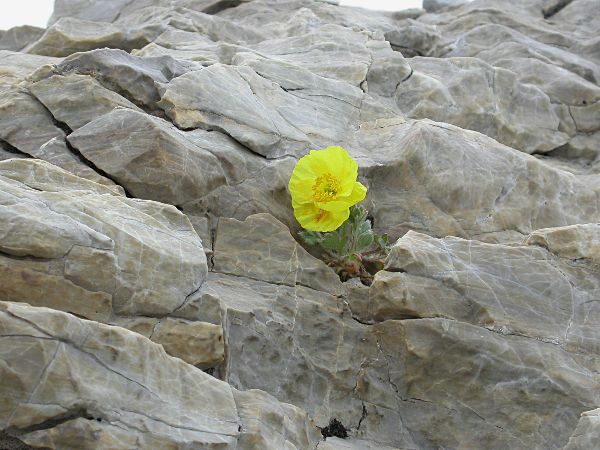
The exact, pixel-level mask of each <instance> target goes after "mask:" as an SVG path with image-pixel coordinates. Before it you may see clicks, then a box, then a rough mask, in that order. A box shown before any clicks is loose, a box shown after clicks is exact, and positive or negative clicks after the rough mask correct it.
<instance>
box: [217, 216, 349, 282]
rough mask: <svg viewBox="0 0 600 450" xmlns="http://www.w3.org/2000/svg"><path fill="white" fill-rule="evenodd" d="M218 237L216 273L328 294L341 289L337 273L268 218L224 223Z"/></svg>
mask: <svg viewBox="0 0 600 450" xmlns="http://www.w3.org/2000/svg"><path fill="white" fill-rule="evenodd" d="M216 234H217V238H216V242H215V247H214V254H215V259H214V267H213V270H214V271H215V272H221V273H226V274H230V275H238V276H245V277H248V278H254V279H258V280H264V281H268V282H271V283H275V284H283V285H287V286H296V285H303V286H308V287H311V288H313V289H317V290H322V291H325V292H336V291H338V290H339V289H340V280H339V278H338V276H337V275H336V274H335V272H334V271H333V270H332V269H331V268H329V267H327V266H326V265H325V263H323V262H322V261H321V260H318V259H316V258H315V257H313V256H311V255H310V254H309V253H308V252H307V251H306V250H304V249H303V248H302V247H301V246H300V245H299V244H298V243H297V242H296V241H295V240H294V238H293V237H292V236H291V235H290V233H289V230H288V229H287V227H286V226H285V225H283V224H282V223H281V222H279V221H278V220H277V219H275V218H274V217H272V216H270V215H268V214H257V215H253V216H250V217H248V218H247V219H246V220H245V221H244V222H240V221H238V220H235V219H221V220H219V224H218V226H217V231H216Z"/></svg>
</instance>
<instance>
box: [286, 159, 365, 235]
mask: <svg viewBox="0 0 600 450" xmlns="http://www.w3.org/2000/svg"><path fill="white" fill-rule="evenodd" d="M357 176H358V164H357V163H356V161H354V160H353V159H352V158H351V157H350V155H348V152H346V150H344V149H343V148H342V147H327V148H326V149H324V150H311V151H310V153H309V154H308V155H306V156H303V157H302V158H300V160H299V161H298V163H297V164H296V167H294V171H293V172H292V176H291V178H290V183H289V185H288V188H289V190H290V194H291V195H292V206H293V207H294V216H296V219H297V220H298V222H299V223H300V225H302V228H304V229H306V230H310V231H334V230H337V229H338V228H339V227H340V225H341V224H343V223H344V222H345V221H346V219H348V216H349V215H350V207H351V206H352V205H355V204H356V203H358V202H360V201H362V200H364V198H365V195H367V188H366V187H364V186H363V185H362V184H361V183H359V182H358V181H356V177H357Z"/></svg>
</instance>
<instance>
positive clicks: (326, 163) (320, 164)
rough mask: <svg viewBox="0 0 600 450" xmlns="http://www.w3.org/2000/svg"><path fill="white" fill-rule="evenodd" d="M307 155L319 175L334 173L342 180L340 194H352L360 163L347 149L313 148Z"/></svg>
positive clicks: (312, 167)
mask: <svg viewBox="0 0 600 450" xmlns="http://www.w3.org/2000/svg"><path fill="white" fill-rule="evenodd" d="M306 157H308V161H307V162H308V164H309V165H310V167H311V169H312V171H313V172H314V173H315V174H316V175H317V176H319V175H322V174H325V173H330V174H332V175H333V176H335V177H336V178H337V179H338V181H339V182H340V192H339V195H341V196H348V195H350V193H351V192H352V188H353V185H354V182H355V181H356V177H357V176H358V164H357V163H356V161H354V160H353V159H352V157H351V156H350V155H349V154H348V152H347V151H346V150H344V149H343V148H342V147H327V148H326V149H323V150H311V151H310V153H309V154H308V155H307V156H306ZM306 157H305V158H306Z"/></svg>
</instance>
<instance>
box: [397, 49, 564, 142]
mask: <svg viewBox="0 0 600 450" xmlns="http://www.w3.org/2000/svg"><path fill="white" fill-rule="evenodd" d="M410 65H411V67H412V68H413V70H414V73H413V74H412V76H411V77H410V78H409V79H408V80H406V81H405V82H403V83H401V84H400V85H399V86H398V89H397V90H396V93H395V94H396V101H397V102H398V106H399V107H400V109H401V110H402V111H403V112H405V113H406V114H407V115H408V116H410V117H414V118H430V119H433V120H436V121H439V122H447V123H451V124H453V125H457V126H460V127H462V128H466V129H470V130H475V131H479V132H480V133H483V134H486V135H488V136H490V137H492V138H494V139H496V140H497V141H499V142H502V143H503V144H506V145H508V146H510V147H513V148H516V149H519V150H522V151H524V152H526V153H533V152H547V151H550V150H553V149H556V148H558V147H560V146H561V145H563V144H564V143H566V142H567V141H568V136H567V135H565V134H564V133H562V132H560V131H559V129H558V128H559V118H558V117H557V115H556V114H555V113H554V112H553V111H552V108H551V105H550V100H549V98H548V96H547V95H545V94H544V93H543V92H542V91H540V90H539V89H536V88H534V87H532V86H529V85H526V84H521V83H519V82H518V80H517V77H516V76H515V75H514V74H513V73H512V72H509V71H506V70H502V69H498V68H494V67H491V66H489V65H487V64H485V63H482V62H481V61H480V60H478V59H474V58H448V59H438V58H412V59H411V60H410ZM473 92H477V95H476V96H473V95H472V93H473Z"/></svg>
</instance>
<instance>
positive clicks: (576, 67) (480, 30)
mask: <svg viewBox="0 0 600 450" xmlns="http://www.w3.org/2000/svg"><path fill="white" fill-rule="evenodd" d="M447 56H476V57H478V58H480V59H483V60H484V61H487V62H490V63H492V64H493V61H494V60H495V59H497V58H499V57H502V58H503V59H504V58H505V57H512V58H536V59H540V60H541V61H543V62H550V63H551V64H554V65H556V66H558V67H561V68H563V69H566V70H569V71H571V72H574V73H576V74H577V75H579V76H580V77H582V78H584V79H586V80H588V81H590V82H592V83H596V84H597V83H598V80H600V68H599V67H598V65H597V64H594V63H593V62H591V61H589V60H587V59H585V58H583V57H581V56H579V55H576V54H574V53H571V52H569V51H567V50H564V49H562V48H560V47H556V46H552V45H548V44H546V43H543V42H540V41H538V40H536V39H532V38H530V37H528V36H526V35H524V34H523V33H521V32H519V31H517V30H514V29H512V28H509V27H507V26H504V25H496V24H486V25H481V26H478V27H476V28H474V29H472V30H470V31H468V32H466V33H465V34H464V35H462V36H461V37H460V39H459V40H458V41H457V42H456V44H455V48H454V49H453V50H452V51H451V52H450V53H448V54H447Z"/></svg>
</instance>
